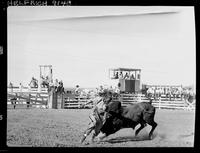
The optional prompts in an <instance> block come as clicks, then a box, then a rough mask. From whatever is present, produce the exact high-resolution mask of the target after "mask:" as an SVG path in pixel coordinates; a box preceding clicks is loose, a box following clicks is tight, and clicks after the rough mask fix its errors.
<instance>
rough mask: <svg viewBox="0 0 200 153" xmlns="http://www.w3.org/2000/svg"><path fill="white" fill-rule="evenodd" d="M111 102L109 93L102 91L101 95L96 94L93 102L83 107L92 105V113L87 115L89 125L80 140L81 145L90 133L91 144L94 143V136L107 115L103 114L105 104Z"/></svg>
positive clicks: (98, 131)
mask: <svg viewBox="0 0 200 153" xmlns="http://www.w3.org/2000/svg"><path fill="white" fill-rule="evenodd" d="M111 100H112V96H111V92H106V91H104V92H103V93H101V92H100V93H98V96H97V97H96V98H94V99H93V100H90V101H88V102H87V103H85V104H84V105H83V106H85V105H87V104H89V103H93V105H94V106H93V108H92V111H91V113H90V115H89V118H90V123H89V127H88V128H87V130H86V131H85V132H84V135H83V137H82V139H81V143H83V141H84V140H85V139H86V137H87V136H88V135H89V134H90V133H91V132H92V138H91V142H93V141H94V138H95V136H97V135H98V134H99V133H100V129H101V127H102V126H103V124H104V122H105V119H106V115H107V113H106V112H105V110H106V106H107V104H108V103H109V102H110V101H111Z"/></svg>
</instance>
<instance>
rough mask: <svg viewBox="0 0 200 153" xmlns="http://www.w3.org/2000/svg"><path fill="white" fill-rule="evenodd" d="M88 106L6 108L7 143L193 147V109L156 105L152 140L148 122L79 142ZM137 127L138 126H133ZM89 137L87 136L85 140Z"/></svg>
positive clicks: (21, 144)
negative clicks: (93, 140) (101, 138)
mask: <svg viewBox="0 0 200 153" xmlns="http://www.w3.org/2000/svg"><path fill="white" fill-rule="evenodd" d="M89 112H90V109H63V110H56V109H15V110H14V109H8V117H7V145H8V147H12V146H21V147H27V146H30V147H193V146H194V125H195V111H186V110H164V109H160V110H159V109H157V110H156V115H155V121H156V122H157V123H158V126H157V128H156V129H155V131H154V137H153V139H152V140H148V133H149V131H150V126H147V127H145V128H144V129H143V130H142V131H141V132H140V133H139V135H138V136H137V138H136V137H135V136H134V132H135V131H133V130H132V129H131V128H126V129H121V130H120V131H118V132H116V133H115V134H112V135H110V136H108V137H107V138H105V139H104V141H103V142H101V143H94V144H80V143H79V141H80V137H81V136H82V133H83V131H84V130H85V129H86V128H87V125H88V123H89V119H88V114H89ZM136 128H138V126H137V127H136ZM89 139H90V137H88V139H86V142H88V141H89Z"/></svg>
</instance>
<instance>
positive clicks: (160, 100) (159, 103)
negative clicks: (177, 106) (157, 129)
mask: <svg viewBox="0 0 200 153" xmlns="http://www.w3.org/2000/svg"><path fill="white" fill-rule="evenodd" d="M160 107H161V97H159V109H160Z"/></svg>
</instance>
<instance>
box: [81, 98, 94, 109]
mask: <svg viewBox="0 0 200 153" xmlns="http://www.w3.org/2000/svg"><path fill="white" fill-rule="evenodd" d="M90 103H93V100H91V99H90V100H88V101H87V102H86V103H84V104H82V105H81V107H85V105H87V104H90Z"/></svg>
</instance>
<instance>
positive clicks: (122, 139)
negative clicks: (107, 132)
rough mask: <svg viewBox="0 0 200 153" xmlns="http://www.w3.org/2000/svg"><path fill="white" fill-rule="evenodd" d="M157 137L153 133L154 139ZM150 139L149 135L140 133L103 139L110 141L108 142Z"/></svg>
mask: <svg viewBox="0 0 200 153" xmlns="http://www.w3.org/2000/svg"><path fill="white" fill-rule="evenodd" d="M155 137H156V135H155V134H154V135H153V139H154V138H155ZM147 140H150V139H149V135H148V134H146V135H140V136H123V137H116V138H111V139H108V140H103V141H102V142H108V143H122V142H129V141H147Z"/></svg>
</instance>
